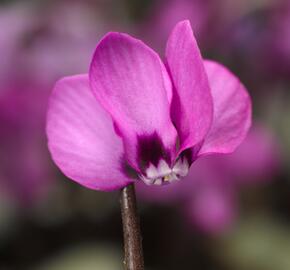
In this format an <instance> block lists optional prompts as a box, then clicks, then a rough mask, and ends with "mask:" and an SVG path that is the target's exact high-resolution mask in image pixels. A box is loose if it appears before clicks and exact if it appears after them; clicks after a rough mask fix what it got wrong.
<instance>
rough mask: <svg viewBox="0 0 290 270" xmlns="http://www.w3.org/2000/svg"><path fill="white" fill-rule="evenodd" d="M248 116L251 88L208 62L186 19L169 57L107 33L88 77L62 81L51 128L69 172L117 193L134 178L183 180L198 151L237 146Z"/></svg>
mask: <svg viewBox="0 0 290 270" xmlns="http://www.w3.org/2000/svg"><path fill="white" fill-rule="evenodd" d="M250 123H251V102H250V98H249V96H248V93H247V91H246V89H245V87H244V86H243V85H242V84H241V83H240V81H239V80H238V79H237V78H236V77H235V76H234V75H233V74H232V73H230V71H228V70H227V69H226V68H225V67H223V66H222V65H220V64H218V63H216V62H213V61H208V60H203V59H202V57H201V54H200V51H199V49H198V46H197V44H196V41H195V38H194V36H193V33H192V30H191V27H190V23H189V22H188V21H183V22H180V23H178V24H177V26H176V27H175V28H174V29H173V32H172V34H171V36H170V38H169V40H168V42H167V48H166V64H164V63H163V62H162V60H161V59H160V58H159V56H158V55H157V54H156V53H155V52H154V51H153V50H152V49H150V48H149V47H147V46H146V45H145V44H144V43H142V42H141V41H140V40H136V39H134V38H132V37H130V36H129V35H126V34H121V33H109V34H107V35H106V36H105V37H104V38H103V39H102V40H101V41H100V43H99V44H98V46H97V48H96V50H95V53H94V56H93V59H92V63H91V67H90V71H89V74H88V75H87V74H84V75H76V76H72V77H66V78H64V79H62V80H60V81H58V82H57V83H56V86H55V88H54V91H53V93H52V95H51V99H50V105H49V110H48V116H47V134H48V145H49V149H50V151H51V154H52V157H53V159H54V161H55V163H56V164H57V165H58V166H59V167H60V169H61V170H62V171H63V173H64V174H65V175H67V176H68V177H69V178H71V179H73V180H75V181H77V182H78V183H80V184H81V185H83V186H86V187H88V188H92V189H97V190H114V189H118V188H121V187H124V186H126V185H128V184H130V183H132V182H134V181H144V182H145V183H146V184H148V185H150V184H155V185H163V184H168V183H171V182H174V181H177V180H178V179H180V178H181V177H184V176H185V175H187V173H188V170H189V167H190V165H191V164H192V163H193V162H194V161H195V160H196V159H197V158H199V157H201V156H204V155H208V154H213V153H230V152H233V151H234V150H235V148H236V147H237V146H238V145H239V144H240V143H241V142H242V141H243V139H244V138H245V136H246V134H247V131H248V129H249V127H250Z"/></svg>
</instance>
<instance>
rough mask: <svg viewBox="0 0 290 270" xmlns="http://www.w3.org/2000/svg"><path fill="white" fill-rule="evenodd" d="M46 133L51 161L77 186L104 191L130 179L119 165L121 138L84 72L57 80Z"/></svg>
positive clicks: (121, 150)
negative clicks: (76, 183)
mask: <svg viewBox="0 0 290 270" xmlns="http://www.w3.org/2000/svg"><path fill="white" fill-rule="evenodd" d="M47 136H48V146H49V150H50V152H51V154H52V158H53V160H54V161H55V163H56V164H57V165H58V166H59V168H60V169H61V170H62V172H63V173H64V174H65V175H66V176H68V177H69V178H71V179H73V180H75V181H76V182H78V183H80V184H81V185H83V186H86V187H88V188H91V189H97V190H104V191H107V190H113V189H117V188H120V187H123V186H125V185H127V184H129V183H130V182H131V180H130V179H129V178H128V177H127V176H126V175H125V167H124V166H123V165H122V162H123V155H124V153H123V145H122V140H121V138H119V137H118V136H117V135H116V133H115V131H114V127H113V123H112V120H111V117H110V116H109V114H108V113H107V112H106V111H105V110H104V109H103V108H102V107H101V106H100V105H99V103H98V101H97V100H96V99H95V97H94V95H93V93H92V92H91V90H90V86H89V80H88V76H87V75H76V76H73V77H66V78H64V79H62V80H60V81H59V82H57V84H56V86H55V88H54V91H53V93H52V95H51V98H50V103H49V109H48V115H47Z"/></svg>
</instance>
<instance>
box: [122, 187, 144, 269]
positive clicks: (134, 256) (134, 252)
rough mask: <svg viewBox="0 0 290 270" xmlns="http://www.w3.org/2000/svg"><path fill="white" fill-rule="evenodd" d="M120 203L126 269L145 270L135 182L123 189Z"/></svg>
mask: <svg viewBox="0 0 290 270" xmlns="http://www.w3.org/2000/svg"><path fill="white" fill-rule="evenodd" d="M120 204H121V212H122V222H123V237H124V250H125V258H124V265H125V269H126V270H144V259H143V249H142V237H141V232H140V224H139V217H138V213H137V205H136V195H135V188H134V184H130V185H128V186H127V187H124V188H123V189H122V191H121V198H120Z"/></svg>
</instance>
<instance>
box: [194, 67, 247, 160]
mask: <svg viewBox="0 0 290 270" xmlns="http://www.w3.org/2000/svg"><path fill="white" fill-rule="evenodd" d="M204 64H205V68H206V72H207V75H208V79H209V83H210V87H211V92H212V97H213V103H214V118H213V123H212V126H211V129H210V131H209V133H208V134H207V136H206V138H205V142H204V144H203V146H202V147H201V150H200V152H199V155H203V154H210V153H231V152H233V151H234V150H235V149H236V147H237V146H239V144H240V143H241V142H242V141H243V140H244V138H245V136H246V135H247V132H248V129H249V127H250V125H251V100H250V97H249V95H248V93H247V91H246V89H245V87H244V86H243V85H242V83H241V82H240V81H239V79H238V78H237V77H235V76H234V75H233V74H232V73H231V72H230V71H229V70H228V69H226V68H225V67H224V66H222V65H220V64H218V63H216V62H213V61H205V62H204Z"/></svg>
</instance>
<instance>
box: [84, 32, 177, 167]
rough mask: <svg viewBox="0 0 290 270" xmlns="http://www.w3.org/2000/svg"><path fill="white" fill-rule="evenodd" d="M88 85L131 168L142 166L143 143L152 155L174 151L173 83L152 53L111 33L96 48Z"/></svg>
mask: <svg viewBox="0 0 290 270" xmlns="http://www.w3.org/2000/svg"><path fill="white" fill-rule="evenodd" d="M90 82H91V86H92V90H93V92H94V94H95V96H96V97H97V99H98V100H99V102H100V103H101V104H102V106H103V107H104V108H105V109H106V110H107V111H108V112H109V113H110V114H111V116H112V118H113V120H114V122H115V123H116V126H117V127H118V130H119V132H120V135H121V136H122V137H123V141H124V143H125V149H126V156H127V158H128V161H129V162H130V163H131V165H132V166H133V167H135V168H136V169H138V168H140V158H141V159H142V157H140V155H141V154H140V148H142V147H140V144H143V146H146V147H145V148H146V149H147V150H146V151H150V152H151V154H154V152H156V153H157V152H158V153H160V154H161V152H166V151H167V150H168V151H169V152H171V153H172V152H174V151H175V142H176V136H177V134H176V130H175V128H174V126H173V124H172V122H171V119H170V105H169V104H170V102H169V101H170V99H171V96H172V90H171V82H170V79H169V76H168V74H167V71H166V69H165V66H164V65H163V63H162V62H161V60H160V58H159V56H158V55H157V54H156V53H155V52H154V51H152V50H151V49H150V48H149V47H147V46H146V45H145V44H144V43H142V42H141V41H139V40H137V39H134V38H132V37H130V36H128V35H126V34H121V33H109V34H108V35H106V36H105V37H104V38H103V39H102V40H101V42H100V43H99V44H98V46H97V48H96V51H95V54H94V57H93V60H92V64H91V69H90ZM164 131H166V132H164ZM140 140H142V143H140ZM155 146H156V149H155V148H154V147H155ZM143 148H144V147H143ZM163 148H166V149H163ZM159 150H161V151H159ZM163 150H164V151H163ZM138 151H139V152H138ZM141 152H142V150H141ZM151 154H150V153H146V154H145V156H146V155H147V156H148V155H151ZM171 156H172V155H171ZM159 158H161V157H158V159H159ZM173 158H174V157H171V158H170V159H171V160H172V159H173ZM143 161H144V160H143ZM143 161H142V162H143ZM147 161H148V160H146V161H145V162H147Z"/></svg>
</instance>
